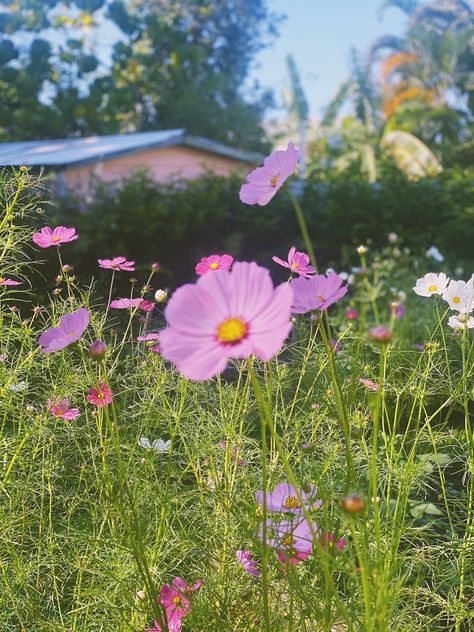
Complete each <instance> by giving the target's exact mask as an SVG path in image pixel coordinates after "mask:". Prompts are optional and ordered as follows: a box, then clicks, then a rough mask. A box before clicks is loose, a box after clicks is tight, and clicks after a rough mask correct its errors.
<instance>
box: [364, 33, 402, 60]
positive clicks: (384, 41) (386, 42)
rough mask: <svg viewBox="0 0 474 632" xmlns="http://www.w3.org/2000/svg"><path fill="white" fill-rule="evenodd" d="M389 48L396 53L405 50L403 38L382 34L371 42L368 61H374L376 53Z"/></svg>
mask: <svg viewBox="0 0 474 632" xmlns="http://www.w3.org/2000/svg"><path fill="white" fill-rule="evenodd" d="M385 49H388V50H391V51H394V52H396V53H398V52H403V51H405V50H406V43H405V40H404V39H402V38H401V37H396V36H395V35H382V36H381V37H379V38H378V39H376V40H375V42H374V43H373V44H372V46H371V47H370V50H369V61H370V63H372V62H373V61H375V58H376V56H377V53H379V52H380V51H382V50H385Z"/></svg>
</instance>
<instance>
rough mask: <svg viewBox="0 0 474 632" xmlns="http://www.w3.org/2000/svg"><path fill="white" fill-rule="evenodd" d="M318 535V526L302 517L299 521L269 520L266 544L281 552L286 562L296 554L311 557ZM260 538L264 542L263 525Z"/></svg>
mask: <svg viewBox="0 0 474 632" xmlns="http://www.w3.org/2000/svg"><path fill="white" fill-rule="evenodd" d="M318 535H319V532H318V528H317V526H316V524H315V523H314V522H311V523H309V522H308V521H307V520H306V518H303V517H300V518H299V519H298V520H282V521H281V522H275V521H273V520H271V519H269V518H267V533H266V542H267V544H268V545H269V546H271V547H272V548H274V549H275V550H276V551H280V553H282V554H283V556H284V558H285V560H288V559H289V558H291V557H294V556H295V554H296V553H304V554H305V553H307V554H308V555H309V554H310V553H311V550H312V547H313V540H314V538H315V537H318ZM259 536H260V539H262V540H263V525H260V530H259ZM308 555H306V557H307V556H308ZM287 556H289V557H287Z"/></svg>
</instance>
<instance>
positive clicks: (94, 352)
mask: <svg viewBox="0 0 474 632" xmlns="http://www.w3.org/2000/svg"><path fill="white" fill-rule="evenodd" d="M106 350H107V345H106V344H105V342H102V340H99V339H98V338H97V340H94V342H93V343H92V344H91V346H90V347H89V353H90V355H91V357H92V358H94V360H97V361H98V362H100V360H103V359H104V358H105V352H106Z"/></svg>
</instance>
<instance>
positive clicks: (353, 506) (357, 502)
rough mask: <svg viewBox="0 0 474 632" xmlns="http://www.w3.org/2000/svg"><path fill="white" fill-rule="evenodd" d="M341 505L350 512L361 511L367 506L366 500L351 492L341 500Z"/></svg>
mask: <svg viewBox="0 0 474 632" xmlns="http://www.w3.org/2000/svg"><path fill="white" fill-rule="evenodd" d="M341 507H342V509H344V511H346V512H347V513H350V514H357V513H360V512H361V511H362V510H363V509H364V507H365V500H364V499H363V498H362V496H357V494H349V496H345V497H344V498H343V499H342V500H341Z"/></svg>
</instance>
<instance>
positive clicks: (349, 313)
mask: <svg viewBox="0 0 474 632" xmlns="http://www.w3.org/2000/svg"><path fill="white" fill-rule="evenodd" d="M357 316H358V313H357V310H356V309H347V310H346V318H347V320H356V318H357Z"/></svg>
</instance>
